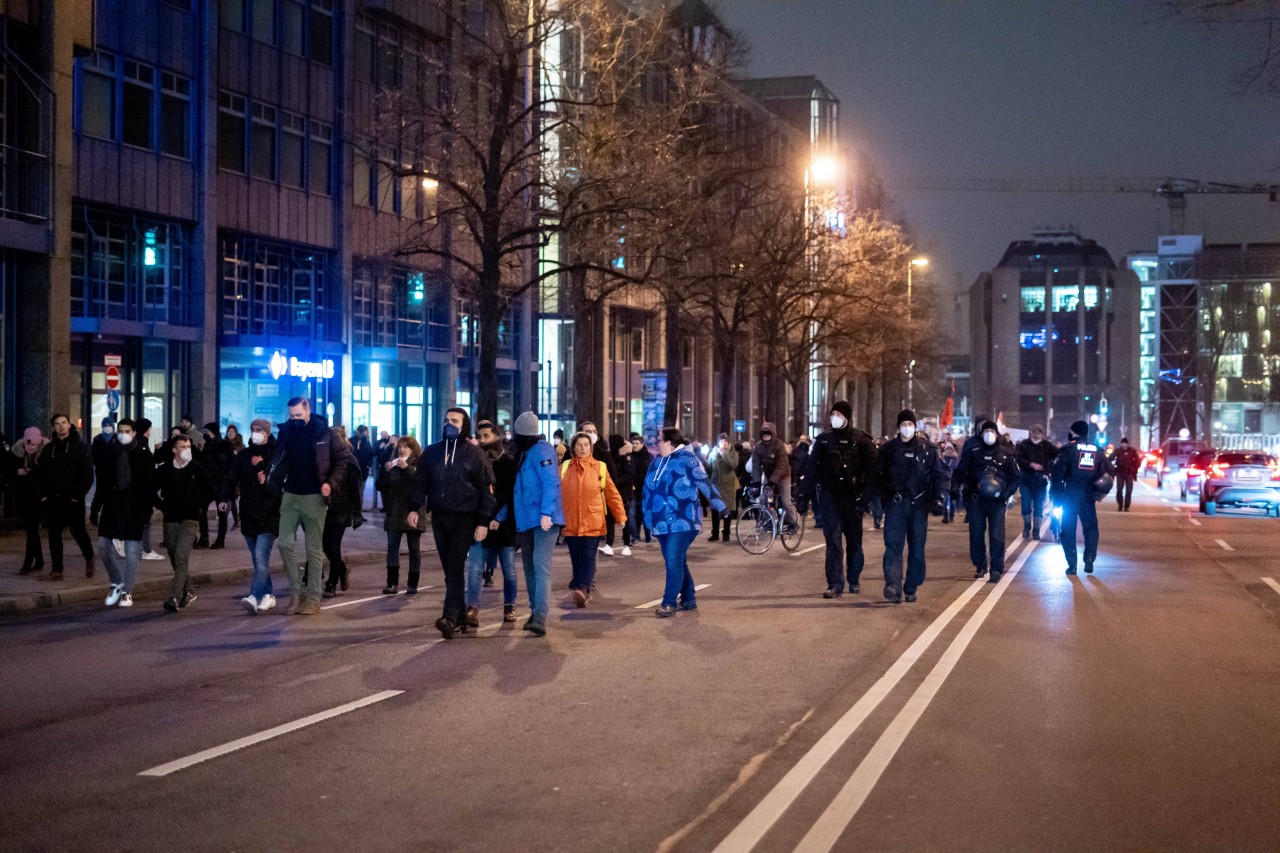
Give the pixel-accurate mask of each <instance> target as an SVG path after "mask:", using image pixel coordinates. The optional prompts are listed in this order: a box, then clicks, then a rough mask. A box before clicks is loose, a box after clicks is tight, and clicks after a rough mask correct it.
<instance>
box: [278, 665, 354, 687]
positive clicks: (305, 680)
mask: <svg viewBox="0 0 1280 853" xmlns="http://www.w3.org/2000/svg"><path fill="white" fill-rule="evenodd" d="M355 668H356V665H355V664H353V663H349V664H347V665H346V666H340V667H338V668H337V669H331V670H329V671H328V672H317V673H313V674H312V675H304V676H302V677H301V678H295V679H294V680H293V681H286V682H285V683H284V684H277V685H276V686H277V687H279V688H280V689H282V690H284V689H288V688H290V687H300V686H302V685H303V684H309V683H310V682H312V681H320V680H322V679H325V678H330V677H332V676H335V675H342V673H344V672H350V671H351V670H353V669H355Z"/></svg>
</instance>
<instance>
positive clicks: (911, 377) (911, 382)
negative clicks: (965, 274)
mask: <svg viewBox="0 0 1280 853" xmlns="http://www.w3.org/2000/svg"><path fill="white" fill-rule="evenodd" d="M927 266H929V259H928V258H925V257H919V258H912V259H911V261H910V262H909V263H908V264H907V408H908V409H910V410H911V411H913V412H914V411H915V409H916V406H915V381H916V360H915V359H914V358H912V357H911V339H912V330H911V271H912V270H913V269H915V268H916V267H920V268H921V269H924V268H925V267H927Z"/></svg>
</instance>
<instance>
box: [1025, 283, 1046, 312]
mask: <svg viewBox="0 0 1280 853" xmlns="http://www.w3.org/2000/svg"><path fill="white" fill-rule="evenodd" d="M1022 312H1023V313H1024V314H1043V313H1044V288H1043V287H1024V288H1022Z"/></svg>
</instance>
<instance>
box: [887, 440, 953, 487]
mask: <svg viewBox="0 0 1280 853" xmlns="http://www.w3.org/2000/svg"><path fill="white" fill-rule="evenodd" d="M879 488H880V496H881V498H882V499H883V500H884V501H885V502H886V503H888V502H890V501H893V500H894V499H895V498H896V497H898V496H901V499H902V500H904V501H910V502H912V503H922V502H923V503H931V502H933V501H937V500H941V499H942V498H943V497H944V496H945V495H946V494H947V493H948V492H949V491H950V490H951V474H950V472H949V471H947V466H946V465H945V464H944V463H943V461H942V454H941V453H939V452H938V447H937V445H935V444H932V443H930V442H929V440H928V439H926V438H924V437H923V436H922V435H920V434H919V433H916V434H915V435H914V436H912V438H911V440H910V441H903V440H902V437H901V436H894V437H893V438H891V439H890V440H888V441H886V442H885V443H884V446H883V447H881V448H880V464H879Z"/></svg>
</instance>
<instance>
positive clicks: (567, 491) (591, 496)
mask: <svg viewBox="0 0 1280 853" xmlns="http://www.w3.org/2000/svg"><path fill="white" fill-rule="evenodd" d="M602 482H603V483H604V494H603V495H602V494H601V489H600V484H601V483H602ZM560 497H561V499H562V500H563V501H564V535H565V536H603V535H604V534H605V502H606V501H608V505H609V511H610V512H611V513H612V514H613V520H614V521H616V522H617V523H618V524H625V523H626V521H627V511H626V510H625V509H623V507H622V495H620V494H618V487H617V486H615V485H614V484H613V480H611V479H610V478H609V471H608V469H607V468H605V467H604V465H603V463H601V462H600V460H598V459H592V458H587V459H577V458H574V459H567V460H565V462H564V464H563V465H561V466H560Z"/></svg>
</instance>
